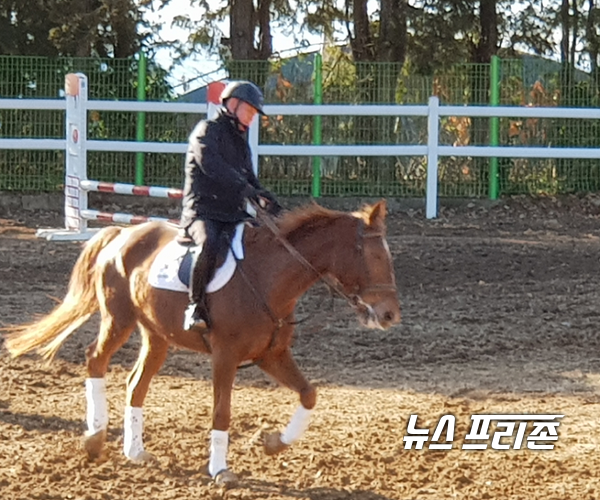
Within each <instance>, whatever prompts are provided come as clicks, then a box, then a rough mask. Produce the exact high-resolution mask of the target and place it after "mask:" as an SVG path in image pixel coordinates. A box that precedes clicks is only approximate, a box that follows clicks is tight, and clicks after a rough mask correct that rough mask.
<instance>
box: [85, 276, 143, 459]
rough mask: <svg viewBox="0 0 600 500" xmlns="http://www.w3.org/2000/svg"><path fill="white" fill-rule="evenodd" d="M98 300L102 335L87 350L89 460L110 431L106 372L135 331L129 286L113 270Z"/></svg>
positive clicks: (101, 283) (101, 282) (99, 450)
mask: <svg viewBox="0 0 600 500" xmlns="http://www.w3.org/2000/svg"><path fill="white" fill-rule="evenodd" d="M97 297H98V301H99V304H100V314H101V322H100V333H99V335H98V337H97V338H96V340H95V341H94V342H93V343H92V344H90V346H89V347H88V348H87V350H86V365H87V372H88V378H87V379H86V381H85V389H86V401H87V411H86V421H87V427H88V430H87V432H86V433H85V437H84V448H85V450H86V452H87V455H88V458H89V459H91V460H94V459H96V458H98V457H100V455H101V453H102V449H103V447H104V443H105V441H106V434H107V429H108V403H107V399H106V380H105V376H106V372H107V370H108V364H109V362H110V360H111V358H112V356H113V355H114V354H115V353H116V352H117V351H118V350H119V349H120V348H121V347H122V346H123V344H125V342H127V340H128V339H129V337H130V336H131V333H132V332H133V330H134V329H135V322H136V319H135V309H134V306H133V303H132V302H131V299H130V297H129V293H128V283H127V281H126V280H125V278H123V277H122V276H120V275H119V274H118V273H116V271H115V270H114V269H111V268H108V269H106V270H105V272H104V275H103V279H102V280H99V283H98V287H97Z"/></svg>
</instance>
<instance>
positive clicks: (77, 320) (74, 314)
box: [3, 226, 122, 360]
mask: <svg viewBox="0 0 600 500" xmlns="http://www.w3.org/2000/svg"><path fill="white" fill-rule="evenodd" d="M121 229H122V228H120V227H114V226H111V227H107V228H104V229H102V230H101V231H99V232H98V233H97V234H96V235H94V237H93V238H92V239H91V240H90V241H88V242H87V244H86V245H85V247H84V249H83V251H82V252H81V254H80V255H79V258H78V259H77V262H76V263H75V266H74V267H73V271H72V272H71V279H70V280H69V288H68V291H67V294H66V295H65V298H64V299H63V301H62V302H61V303H60V304H59V305H58V306H56V307H55V308H54V309H53V310H52V312H50V313H49V314H48V315H46V316H44V317H43V318H41V319H40V320H38V321H33V322H31V323H26V324H24V325H16V326H9V327H7V328H4V329H3V330H5V331H6V332H7V335H6V341H5V345H6V348H7V349H8V351H9V352H10V354H11V355H12V356H13V357H18V356H21V355H23V354H26V353H28V352H31V351H33V350H36V351H37V352H38V353H39V354H40V355H41V356H42V357H43V358H45V359H47V360H51V359H52V358H54V356H55V355H56V353H57V352H58V349H59V348H60V346H61V345H62V343H63V342H64V341H65V340H67V338H68V337H69V336H70V335H71V334H72V333H73V332H75V330H77V329H78V328H79V327H80V326H81V325H83V324H84V323H85V322H86V321H87V320H88V319H89V318H90V317H91V316H92V314H94V313H95V312H96V311H98V309H99V306H98V300H97V299H96V276H95V272H94V266H95V264H96V260H97V258H98V255H99V253H100V251H101V250H102V249H103V248H105V247H106V246H107V245H108V244H109V243H110V242H111V241H112V240H114V239H115V238H116V237H117V236H118V235H119V233H120V232H121Z"/></svg>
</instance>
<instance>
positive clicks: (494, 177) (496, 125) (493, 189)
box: [489, 56, 500, 200]
mask: <svg viewBox="0 0 600 500" xmlns="http://www.w3.org/2000/svg"><path fill="white" fill-rule="evenodd" d="M499 104H500V58H499V57H498V56H492V62H491V64H490V106H498V105H499ZM499 135H500V118H498V117H497V116H492V117H491V118H490V146H498V144H499V143H500V140H499ZM499 192H500V189H499V186H498V158H490V181H489V193H490V200H497V199H498V194H499Z"/></svg>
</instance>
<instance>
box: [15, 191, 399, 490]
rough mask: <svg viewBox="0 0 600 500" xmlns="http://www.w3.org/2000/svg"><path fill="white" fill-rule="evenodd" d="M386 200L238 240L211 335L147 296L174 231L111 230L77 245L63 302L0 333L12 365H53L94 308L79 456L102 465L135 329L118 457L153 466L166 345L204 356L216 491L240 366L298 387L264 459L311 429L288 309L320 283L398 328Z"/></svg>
mask: <svg viewBox="0 0 600 500" xmlns="http://www.w3.org/2000/svg"><path fill="white" fill-rule="evenodd" d="M385 218H386V203H385V200H382V201H380V202H378V203H376V204H374V205H367V206H365V207H363V208H362V209H361V210H359V211H356V212H342V211H336V210H330V209H327V208H324V207H322V206H320V205H318V204H316V203H313V204H309V205H306V206H304V207H300V208H297V209H295V210H292V211H288V212H286V213H284V214H283V215H282V216H281V217H279V218H278V219H270V218H268V217H267V216H266V215H265V214H263V217H262V220H264V221H265V222H266V221H268V223H265V224H258V225H256V224H255V225H254V227H248V228H246V229H245V233H244V237H243V239H244V248H245V258H244V259H243V260H241V261H239V262H238V266H237V268H236V270H235V272H234V274H233V276H232V278H231V279H230V281H229V282H228V283H227V284H226V285H225V286H224V287H223V288H221V289H220V290H218V291H216V292H214V293H210V294H209V295H208V297H209V299H208V304H209V309H210V313H211V318H212V324H211V329H210V331H207V332H204V333H201V332H197V331H186V330H184V329H183V315H184V309H185V308H186V306H187V303H188V296H187V294H186V293H182V292H176V291H170V290H162V289H159V288H154V287H152V286H150V284H149V283H148V274H149V269H150V266H151V264H152V262H153V260H154V258H155V257H156V255H157V254H158V252H159V251H160V250H161V248H162V247H164V246H165V245H166V244H167V243H169V242H171V241H172V240H173V239H174V238H176V235H177V226H175V225H171V224H168V223H165V222H148V223H145V224H141V225H138V226H130V227H117V226H108V227H105V228H103V229H101V230H99V231H98V232H97V233H96V234H95V235H94V236H93V237H92V239H90V240H89V241H88V242H87V243H86V244H85V246H84V248H83V250H82V252H81V253H80V255H79V257H78V259H77V261H76V263H75V265H74V268H73V270H72V274H71V277H70V281H69V285H68V290H67V293H66V295H65V298H64V299H63V301H62V302H61V303H59V304H58V305H57V306H56V307H55V308H54V309H53V310H52V311H51V312H50V313H49V314H48V315H46V316H44V317H42V318H41V319H39V320H37V321H34V322H31V323H28V324H23V325H16V326H11V327H8V328H5V330H8V331H7V333H6V340H5V345H6V347H7V349H8V351H9V352H10V354H11V355H12V356H13V357H16V356H21V355H23V354H25V353H28V352H32V351H36V352H37V353H39V354H40V355H41V356H42V357H43V358H46V359H48V360H51V359H52V358H53V357H54V356H55V355H56V353H57V351H58V350H59V348H60V346H61V344H62V343H63V342H64V341H65V340H66V339H67V338H68V337H69V336H71V335H72V334H73V333H74V332H75V331H76V330H77V329H78V328H79V327H80V326H81V325H83V324H84V323H85V322H86V321H87V320H88V319H89V318H90V317H91V316H92V315H93V314H95V313H96V312H98V311H99V312H100V317H101V322H100V329H99V334H98V336H97V337H96V339H95V340H94V342H93V343H92V344H90V345H89V346H88V347H87V349H86V367H87V378H86V401H87V412H86V421H87V427H88V430H87V431H86V433H85V437H84V448H85V450H86V452H87V455H88V458H89V459H90V460H94V459H96V458H98V457H99V456H100V454H101V452H102V448H103V446H104V444H105V440H106V435H107V428H108V410H107V399H106V385H105V378H104V377H105V375H106V372H107V369H108V365H109V362H110V359H111V357H112V356H113V355H114V354H115V353H116V352H117V350H118V349H119V348H120V347H121V346H123V344H124V343H125V342H126V341H127V340H128V338H129V337H130V335H131V334H132V332H133V331H134V330H135V329H136V327H137V329H138V330H139V332H140V334H141V340H142V342H141V348H140V352H139V357H138V359H137V362H136V363H135V366H134V367H133V369H132V371H131V372H130V374H129V375H128V378H127V390H126V408H125V418H124V435H123V453H124V454H125V456H126V457H127V458H128V459H130V460H133V461H136V462H146V461H152V460H156V458H155V457H154V455H152V454H150V453H149V452H147V451H146V450H145V448H144V443H143V440H142V432H143V412H142V406H143V403H144V398H145V397H146V394H147V392H148V388H149V384H150V381H151V380H152V377H153V376H154V375H155V374H156V373H157V372H158V371H159V369H160V367H161V366H162V364H163V363H164V361H165V359H166V356H167V352H168V348H169V346H170V345H174V346H177V347H179V348H186V349H191V350H192V351H197V352H199V353H206V354H209V355H210V358H211V362H212V384H213V413H212V430H211V442H210V453H209V463H208V472H209V474H210V475H211V476H212V478H213V479H214V481H215V482H216V483H217V484H222V485H226V486H228V487H229V486H233V485H235V484H236V482H237V480H238V478H237V475H236V474H235V472H233V470H232V469H230V468H229V467H228V464H227V448H228V442H229V435H228V429H229V425H230V420H231V408H230V406H231V392H232V386H233V383H234V378H235V375H236V372H237V370H238V368H239V367H240V366H241V365H243V364H244V363H253V364H255V365H257V366H258V367H260V369H262V370H263V371H264V372H265V373H266V374H268V375H269V376H271V377H272V378H274V379H275V380H276V381H277V382H279V384H281V385H283V386H285V387H288V388H290V389H291V390H293V391H295V392H296V393H297V394H298V396H299V399H300V405H299V406H298V407H297V409H296V411H295V413H294V414H293V415H292V418H291V420H290V421H289V424H288V426H287V427H286V428H285V429H284V430H283V432H272V433H269V434H267V435H266V436H265V437H264V442H263V446H264V451H265V452H266V454H268V455H273V454H276V453H280V452H282V451H283V450H285V449H286V448H288V447H289V446H290V445H291V444H292V443H294V442H296V441H297V440H298V439H299V438H300V437H301V436H302V435H303V433H304V432H305V431H306V429H307V427H308V423H309V418H310V415H311V413H312V411H313V408H314V407H315V404H316V398H317V396H316V390H315V388H314V387H313V386H312V385H311V384H310V383H309V382H308V380H307V379H306V378H305V376H304V375H303V373H302V372H301V370H300V369H299V367H298V365H297V364H296V362H295V360H294V358H293V356H292V352H291V344H292V338H293V332H294V324H295V319H294V309H295V305H296V303H297V301H298V300H299V298H300V297H301V296H302V295H303V294H304V292H306V291H307V290H308V289H309V288H310V287H311V286H312V285H313V284H315V283H316V282H317V281H318V280H325V281H326V283H328V284H329V285H330V286H331V287H333V289H334V290H335V291H337V292H338V293H340V294H341V295H342V296H344V297H345V298H346V299H347V300H348V301H349V303H350V304H351V306H352V307H354V309H355V310H356V314H357V317H358V320H359V322H360V323H361V324H362V325H363V326H366V327H368V328H379V329H388V328H390V327H391V326H392V325H395V324H397V323H399V321H400V304H399V299H398V297H397V288H396V281H395V275H394V268H393V262H392V257H391V254H390V250H389V247H388V244H387V241H386V224H385Z"/></svg>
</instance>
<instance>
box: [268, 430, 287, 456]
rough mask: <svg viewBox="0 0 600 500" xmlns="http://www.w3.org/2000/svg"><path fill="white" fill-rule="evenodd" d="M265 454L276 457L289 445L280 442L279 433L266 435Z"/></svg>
mask: <svg viewBox="0 0 600 500" xmlns="http://www.w3.org/2000/svg"><path fill="white" fill-rule="evenodd" d="M264 447H265V453H266V454H267V455H277V454H278V453H281V452H282V451H283V450H285V449H287V448H288V447H289V445H287V444H285V443H284V442H283V441H282V440H281V433H280V432H272V433H271V434H267V435H266V436H265V442H264Z"/></svg>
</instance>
